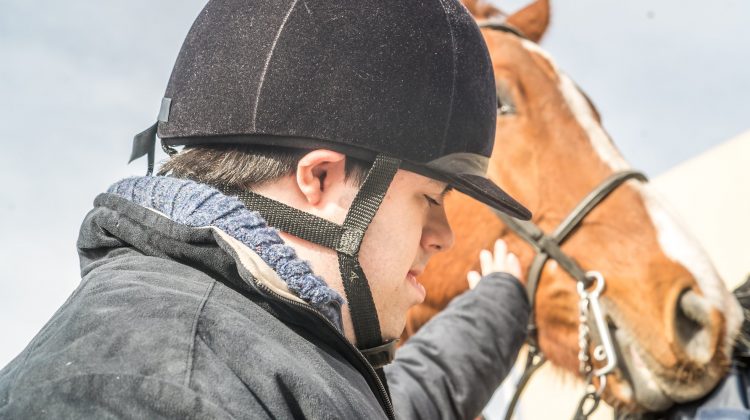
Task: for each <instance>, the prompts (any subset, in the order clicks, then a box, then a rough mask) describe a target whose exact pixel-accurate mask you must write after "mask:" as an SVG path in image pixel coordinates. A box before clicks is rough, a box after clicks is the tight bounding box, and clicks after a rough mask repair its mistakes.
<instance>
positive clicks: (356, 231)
mask: <svg viewBox="0 0 750 420" xmlns="http://www.w3.org/2000/svg"><path fill="white" fill-rule="evenodd" d="M400 164H401V160H399V159H396V158H392V157H388V156H384V155H378V156H377V157H376V158H375V162H374V163H373V164H372V167H371V168H370V170H369V171H368V172H367V177H366V178H365V181H364V182H363V183H362V187H361V188H360V189H359V192H358V193H357V195H356V196H355V197H354V201H352V205H351V207H350V208H349V211H348V213H347V214H346V218H345V219H344V223H343V224H342V225H338V224H336V223H333V222H330V221H328V220H325V219H322V218H320V217H317V216H314V215H312V214H309V213H305V212H303V211H300V210H298V209H295V208H293V207H290V206H288V205H286V204H283V203H280V202H278V201H275V200H272V199H270V198H268V197H264V196H261V195H258V194H255V193H253V192H250V191H246V190H243V191H238V190H236V189H234V190H232V189H226V188H224V192H225V193H227V194H232V195H236V196H237V198H238V199H239V200H240V201H242V203H243V204H245V206H246V207H247V208H248V209H250V210H254V211H257V212H259V213H260V215H261V216H263V218H264V219H265V220H266V222H268V224H269V225H270V226H273V227H275V228H277V229H279V230H282V231H284V232H286V233H289V234H291V235H294V236H297V237H299V238H301V239H304V240H306V241H308V242H312V243H314V244H317V245H321V246H324V247H326V248H330V249H333V250H335V251H336V253H337V255H338V260H339V270H340V272H341V279H342V281H343V284H344V292H345V293H346V300H347V303H348V304H349V312H350V313H351V318H352V324H353V326H354V334H355V337H356V339H357V347H358V348H359V349H360V351H361V352H362V353H363V354H364V356H365V357H366V358H367V360H368V361H369V362H370V364H372V365H373V367H374V368H375V369H380V368H382V367H383V366H384V365H386V364H388V363H390V362H391V361H392V360H393V356H394V353H395V345H396V343H397V342H398V340H391V341H389V342H387V343H384V342H383V338H382V334H381V331H380V322H379V320H378V313H377V310H376V309H375V302H374V301H373V298H372V292H371V291H370V285H369V283H368V281H367V278H366V276H365V273H364V271H363V270H362V266H361V265H360V264H359V259H358V256H359V248H360V246H361V245H362V239H363V238H364V236H365V232H366V231H367V228H368V226H369V225H370V222H371V221H372V219H373V217H375V213H376V212H377V211H378V208H379V207H380V204H381V203H382V202H383V198H384V197H385V193H386V191H388V187H389V186H390V184H391V181H392V180H393V177H394V176H395V174H396V171H397V170H398V167H399V165H400ZM378 373H380V374H381V377H382V372H378Z"/></svg>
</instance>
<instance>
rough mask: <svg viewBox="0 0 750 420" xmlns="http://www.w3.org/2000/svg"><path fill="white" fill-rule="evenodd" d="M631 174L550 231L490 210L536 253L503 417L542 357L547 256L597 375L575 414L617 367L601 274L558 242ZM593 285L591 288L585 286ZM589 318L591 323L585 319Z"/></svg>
mask: <svg viewBox="0 0 750 420" xmlns="http://www.w3.org/2000/svg"><path fill="white" fill-rule="evenodd" d="M477 23H478V25H479V27H480V28H489V29H494V30H499V31H503V32H507V33H511V34H513V35H515V36H518V37H521V38H523V39H528V38H527V37H525V36H524V35H523V33H522V32H521V31H520V30H518V29H517V28H514V27H512V26H510V25H508V24H507V23H506V22H504V21H501V20H486V21H479V22H477ZM630 179H636V180H639V181H642V182H646V181H648V178H647V177H646V175H644V174H643V173H642V172H640V171H634V170H625V171H620V172H616V173H614V174H612V175H611V176H609V177H608V178H607V179H605V180H604V181H603V182H602V183H601V184H599V185H598V186H597V187H596V188H595V189H594V190H593V191H591V192H590V193H589V194H588V195H587V196H586V197H584V199H583V200H581V202H580V203H579V204H578V205H577V206H576V207H575V208H574V209H573V210H572V211H571V212H570V213H569V214H568V216H567V217H566V218H565V219H564V220H563V221H562V222H561V223H560V225H559V226H557V228H556V229H555V230H554V231H553V232H552V233H551V234H547V233H545V232H544V231H543V230H542V229H541V228H540V227H539V226H537V225H536V224H535V223H534V222H533V221H522V220H518V219H515V218H512V217H510V216H508V215H506V214H504V213H501V212H499V211H495V214H496V215H497V216H498V217H499V218H500V219H501V220H502V221H503V223H505V224H506V225H507V226H508V228H510V229H511V230H512V231H513V232H514V233H516V234H517V235H518V236H519V237H521V238H522V239H523V240H524V241H526V242H527V243H529V244H530V245H531V246H532V247H533V248H534V250H535V251H536V255H535V257H534V259H533V261H532V263H531V266H530V268H529V272H528V274H527V279H528V280H527V284H526V292H527V295H528V298H529V304H530V306H531V314H530V316H529V324H528V336H527V343H528V347H529V351H528V355H527V359H526V364H525V368H524V371H523V374H522V375H521V378H520V379H519V381H518V383H517V385H516V391H515V393H514V395H513V398H512V399H511V402H510V404H509V405H508V409H507V411H506V415H505V419H506V420H508V419H510V418H511V417H512V416H513V412H514V411H515V407H516V405H517V403H518V399H519V398H520V395H521V393H522V392H523V390H524V387H525V386H526V384H527V383H528V381H529V379H530V378H531V376H532V375H533V374H534V372H536V370H537V369H539V368H540V367H541V366H542V365H543V364H544V362H545V361H546V360H547V359H546V358H545V356H544V354H543V353H542V351H541V349H540V348H539V345H538V342H537V326H536V319H535V316H534V306H535V297H536V292H537V289H538V286H539V280H540V278H541V276H542V270H543V268H544V265H545V263H546V262H547V261H548V260H549V259H553V260H555V261H556V262H557V263H558V264H559V265H560V266H561V267H562V268H563V269H564V270H565V271H566V272H567V273H568V274H570V276H571V277H572V278H573V279H574V280H575V281H576V286H577V291H578V294H579V298H580V300H579V321H580V325H579V354H578V359H579V363H580V371H581V374H582V375H584V377H585V378H586V381H587V386H589V387H593V385H592V384H593V382H592V380H593V377H598V379H599V386H598V387H596V388H595V389H592V390H590V391H588V392H586V394H584V395H583V397H582V398H581V400H580V402H579V404H578V409H577V412H576V414H575V416H574V418H575V419H585V418H588V416H590V415H591V414H592V413H593V412H594V411H595V410H596V408H597V407H598V404H599V401H600V398H601V394H602V392H603V391H604V388H605V387H606V383H607V381H606V379H607V375H608V374H609V373H611V372H612V371H613V370H614V369H615V367H617V352H616V351H615V349H614V345H613V342H612V338H611V336H610V332H609V327H608V325H607V322H606V319H605V317H604V314H603V311H602V309H601V306H600V304H599V296H600V294H601V292H602V291H603V290H604V288H605V283H604V277H603V276H602V275H601V274H600V273H598V272H596V271H586V270H584V269H583V268H582V267H581V266H580V265H579V264H578V263H577V262H576V261H575V259H573V258H572V257H570V256H569V255H567V254H566V253H565V252H563V251H562V249H561V246H562V244H563V243H564V242H565V240H566V239H568V238H569V237H570V235H571V234H572V233H573V231H575V229H576V228H577V227H579V225H580V224H581V222H582V221H583V219H584V218H585V217H586V215H588V214H589V212H591V210H593V209H594V208H595V207H596V206H597V205H599V204H600V203H601V202H602V201H603V200H604V199H605V198H606V197H607V196H609V194H611V193H612V192H613V191H615V190H616V189H617V188H618V187H619V186H621V185H622V184H623V183H624V182H625V181H628V180H630ZM592 287H594V290H592V291H589V289H590V288H592ZM589 324H591V325H589ZM591 327H593V328H594V329H595V330H596V333H597V334H596V336H597V338H598V339H599V341H600V343H601V344H599V345H597V346H596V347H595V348H594V351H593V355H594V358H595V359H596V360H597V361H598V362H600V363H601V364H603V366H602V367H600V368H597V369H594V367H593V365H592V363H591V361H590V360H589V356H588V348H589V344H590V334H589V333H590V329H591Z"/></svg>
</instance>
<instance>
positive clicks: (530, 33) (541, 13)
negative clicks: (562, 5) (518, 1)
mask: <svg viewBox="0 0 750 420" xmlns="http://www.w3.org/2000/svg"><path fill="white" fill-rule="evenodd" d="M549 15H550V8H549V0H536V1H535V2H534V3H531V4H530V5H528V6H526V7H524V8H523V9H521V10H519V11H517V12H516V13H513V14H512V15H510V16H508V23H509V24H511V25H513V26H515V27H516V28H518V29H520V30H521V32H522V33H523V34H524V35H526V36H527V37H528V38H529V39H530V40H532V41H534V42H539V40H540V39H542V36H543V35H544V33H545V32H546V31H547V26H548V25H549Z"/></svg>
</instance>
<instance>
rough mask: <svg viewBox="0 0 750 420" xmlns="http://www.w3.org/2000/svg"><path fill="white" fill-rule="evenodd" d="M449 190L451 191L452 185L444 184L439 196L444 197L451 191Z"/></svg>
mask: <svg viewBox="0 0 750 420" xmlns="http://www.w3.org/2000/svg"><path fill="white" fill-rule="evenodd" d="M451 191H453V187H452V186H450V185H446V186H445V189H443V192H441V193H440V198H445V196H446V195H447V194H448V193H449V192H451Z"/></svg>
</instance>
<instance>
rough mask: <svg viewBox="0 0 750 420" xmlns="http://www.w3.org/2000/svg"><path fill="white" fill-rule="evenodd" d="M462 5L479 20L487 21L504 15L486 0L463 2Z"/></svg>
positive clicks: (463, 0) (465, 0)
mask: <svg viewBox="0 0 750 420" xmlns="http://www.w3.org/2000/svg"><path fill="white" fill-rule="evenodd" d="M461 3H463V4H464V6H466V9H468V10H469V13H471V15H472V16H474V19H477V20H485V19H489V18H491V17H495V16H501V15H502V14H503V13H502V12H501V11H500V10H499V9H497V8H495V7H494V6H493V5H491V4H490V3H489V2H487V1H486V0H461Z"/></svg>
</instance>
